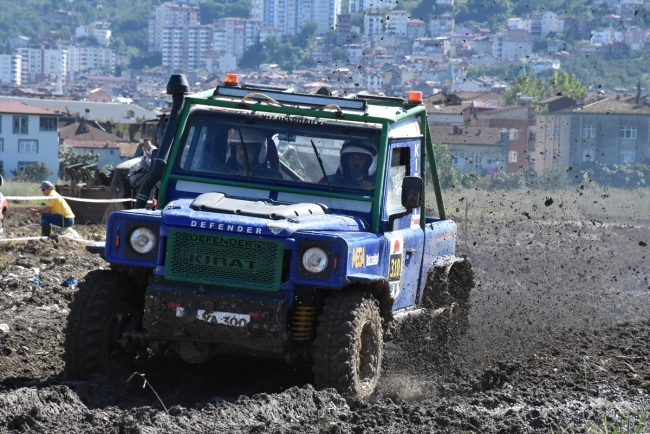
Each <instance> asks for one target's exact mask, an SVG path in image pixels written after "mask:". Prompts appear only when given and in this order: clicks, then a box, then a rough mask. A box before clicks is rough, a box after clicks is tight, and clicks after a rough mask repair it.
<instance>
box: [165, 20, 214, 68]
mask: <svg viewBox="0 0 650 434" xmlns="http://www.w3.org/2000/svg"><path fill="white" fill-rule="evenodd" d="M213 34H214V26H212V25H203V26H180V27H165V28H164V32H163V47H162V49H163V50H162V55H163V58H162V63H163V66H164V67H166V68H167V70H168V71H169V72H170V73H173V72H174V71H177V70H185V71H192V70H195V69H197V68H199V67H200V66H201V61H202V59H203V56H204V55H205V54H206V53H208V52H210V51H212V40H213Z"/></svg>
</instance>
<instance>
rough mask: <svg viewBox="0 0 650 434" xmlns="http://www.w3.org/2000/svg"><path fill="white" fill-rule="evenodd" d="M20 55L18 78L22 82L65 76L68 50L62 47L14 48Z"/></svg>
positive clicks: (63, 77)
mask: <svg viewBox="0 0 650 434" xmlns="http://www.w3.org/2000/svg"><path fill="white" fill-rule="evenodd" d="M14 53H15V54H19V55H20V56H21V65H20V80H21V82H22V84H27V83H39V82H42V81H54V80H56V79H57V78H58V77H61V78H62V79H63V81H65V77H66V76H67V63H68V52H67V50H65V49H62V48H56V49H45V48H28V47H21V48H18V49H16V51H15V52H14Z"/></svg>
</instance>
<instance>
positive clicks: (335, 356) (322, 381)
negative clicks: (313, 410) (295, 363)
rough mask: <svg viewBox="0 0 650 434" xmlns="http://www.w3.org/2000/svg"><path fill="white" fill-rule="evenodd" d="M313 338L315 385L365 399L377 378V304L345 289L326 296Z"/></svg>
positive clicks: (379, 344) (379, 349)
mask: <svg viewBox="0 0 650 434" xmlns="http://www.w3.org/2000/svg"><path fill="white" fill-rule="evenodd" d="M318 322H319V325H318V329H317V333H316V339H315V340H314V368H313V370H314V374H315V383H316V387H317V388H319V389H324V388H329V387H332V388H334V389H336V390H337V391H338V392H339V393H341V394H342V395H343V396H345V397H346V398H348V400H350V401H351V402H355V401H361V402H365V401H367V400H368V398H369V397H370V396H371V395H372V394H373V392H374V391H375V388H376V387H377V383H378V382H379V377H380V371H381V360H382V355H383V335H382V325H381V316H380V313H379V304H378V302H377V301H376V300H375V299H374V298H372V296H371V295H370V294H367V293H364V292H361V291H347V292H341V293H338V294H335V295H333V296H331V297H329V298H328V299H326V300H325V305H324V307H323V313H322V314H321V316H320V317H319V319H318Z"/></svg>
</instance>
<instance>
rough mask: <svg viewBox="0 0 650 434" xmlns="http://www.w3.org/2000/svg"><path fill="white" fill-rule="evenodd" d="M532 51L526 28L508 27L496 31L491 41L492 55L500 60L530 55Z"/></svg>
mask: <svg viewBox="0 0 650 434" xmlns="http://www.w3.org/2000/svg"><path fill="white" fill-rule="evenodd" d="M532 52H533V41H532V37H531V36H530V33H528V32H527V31H526V30H520V29H509V30H504V31H501V32H497V34H496V35H495V37H494V40H493V41H492V55H493V56H494V57H496V58H497V60H499V61H500V62H503V61H506V60H516V59H519V58H520V57H522V56H530V55H531V54H532Z"/></svg>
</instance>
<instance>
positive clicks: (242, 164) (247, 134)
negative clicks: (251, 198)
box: [230, 128, 279, 178]
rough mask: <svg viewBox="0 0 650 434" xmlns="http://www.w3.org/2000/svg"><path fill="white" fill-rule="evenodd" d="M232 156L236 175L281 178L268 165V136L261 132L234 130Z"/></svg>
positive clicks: (245, 129)
mask: <svg viewBox="0 0 650 434" xmlns="http://www.w3.org/2000/svg"><path fill="white" fill-rule="evenodd" d="M242 139H243V143H242ZM230 155H231V160H232V161H233V163H234V164H233V166H234V174H235V175H238V176H248V174H250V175H251V176H254V177H256V178H278V177H279V174H276V173H275V172H274V171H273V170H272V169H271V168H269V167H267V165H266V155H267V144H266V136H265V135H264V133H263V132H261V131H259V130H256V129H252V128H235V129H234V130H232V135H231V136H230ZM247 160H248V163H247V162H246V161H247Z"/></svg>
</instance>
